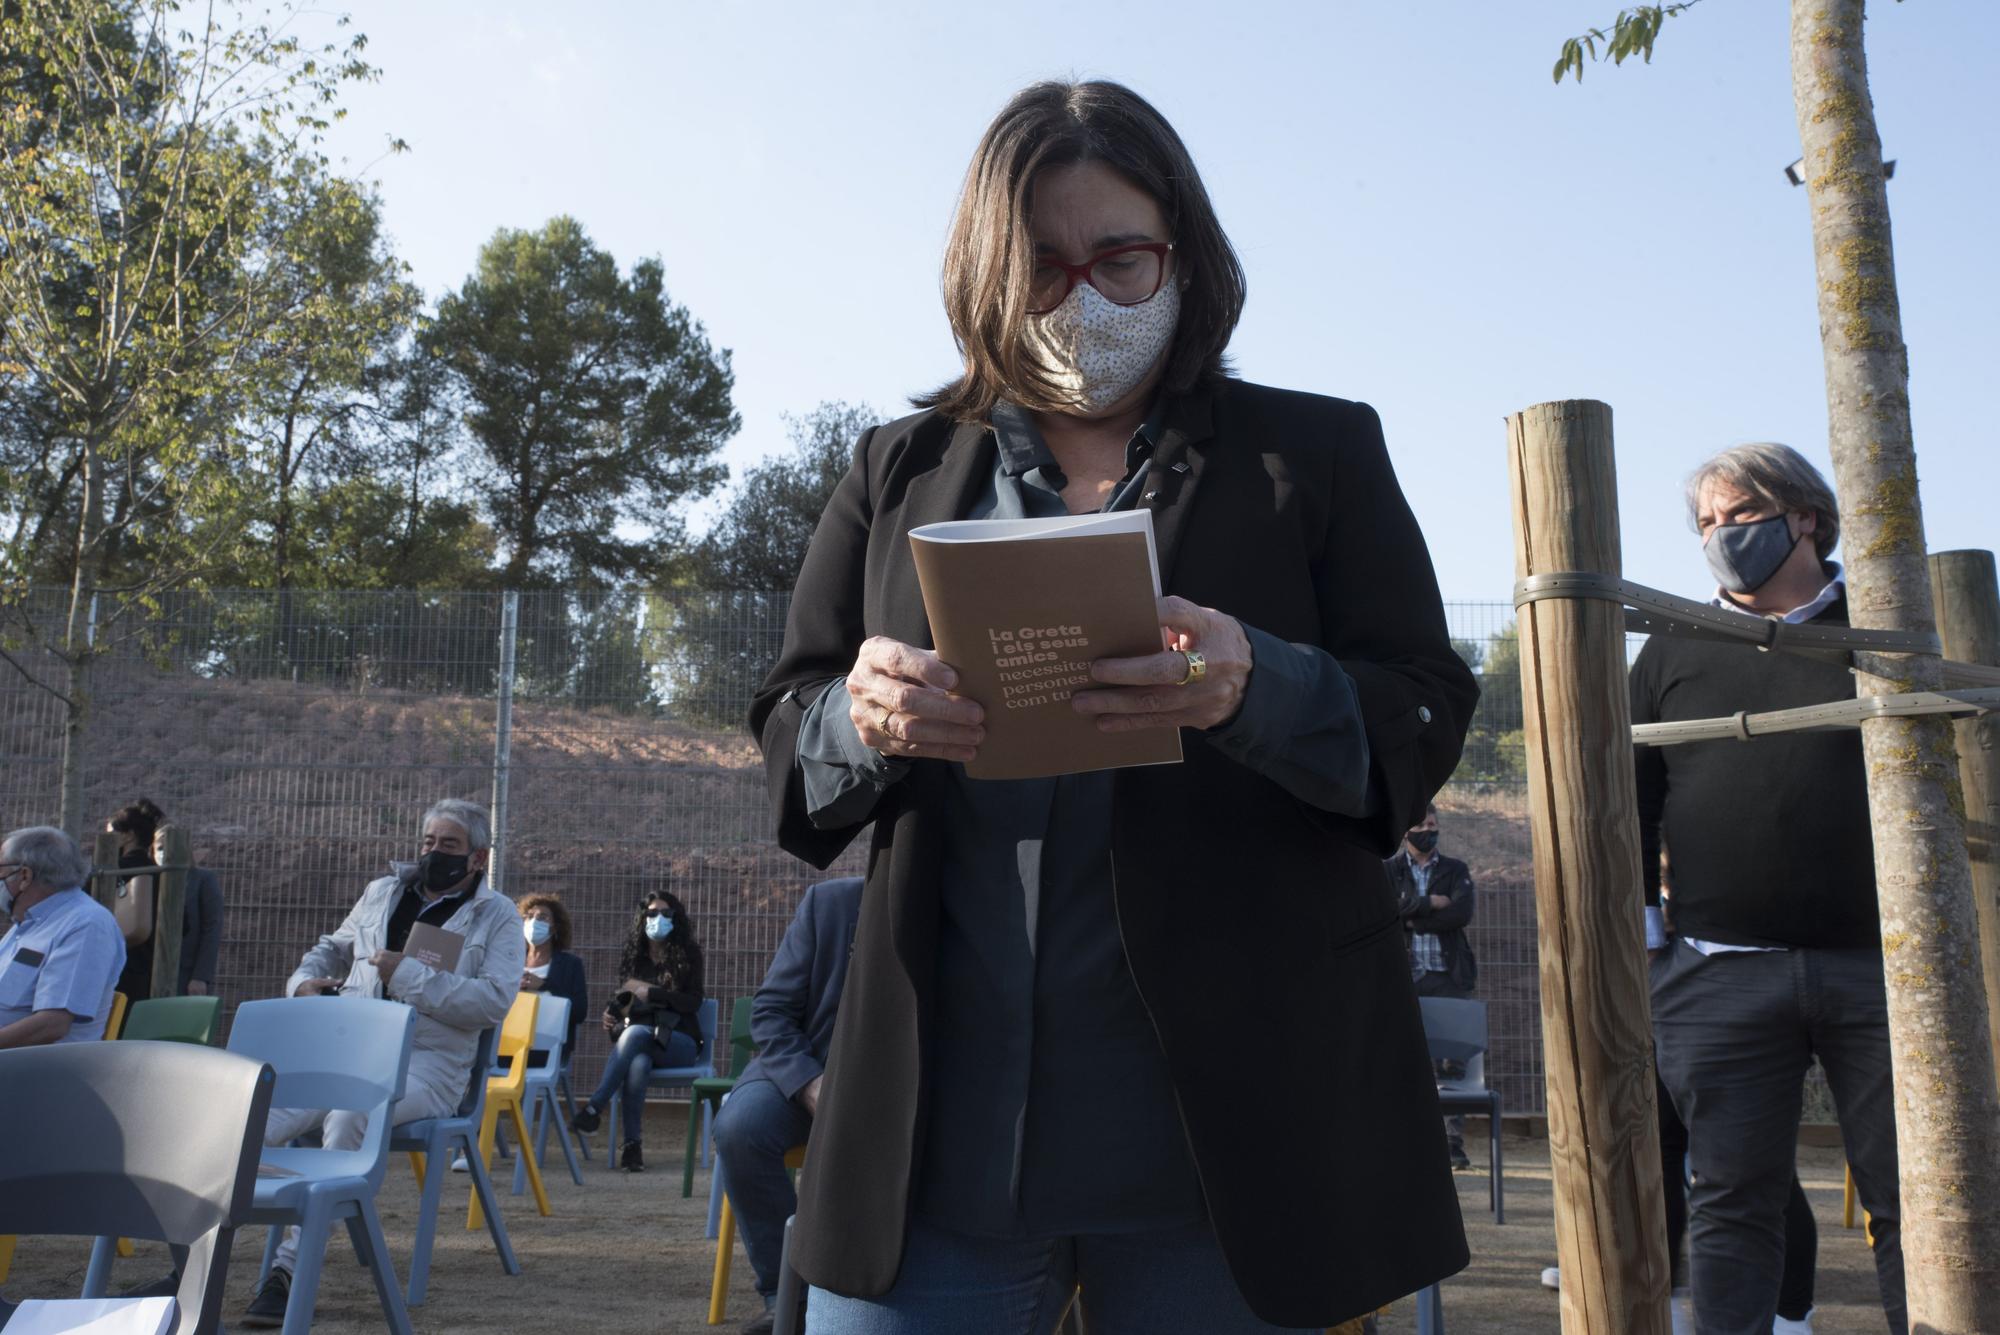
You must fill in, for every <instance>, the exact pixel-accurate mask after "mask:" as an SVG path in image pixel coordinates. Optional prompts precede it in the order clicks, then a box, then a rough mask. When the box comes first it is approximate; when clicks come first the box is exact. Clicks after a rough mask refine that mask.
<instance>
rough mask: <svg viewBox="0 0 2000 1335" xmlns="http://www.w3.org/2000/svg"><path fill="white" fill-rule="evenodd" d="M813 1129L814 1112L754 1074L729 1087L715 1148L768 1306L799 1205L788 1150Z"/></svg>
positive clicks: (717, 1129)
mask: <svg viewBox="0 0 2000 1335" xmlns="http://www.w3.org/2000/svg"><path fill="white" fill-rule="evenodd" d="M811 1131H812V1114H811V1113H809V1112H807V1111H806V1110H805V1109H804V1108H801V1107H800V1106H799V1105H798V1104H797V1103H795V1102H794V1101H792V1100H791V1099H788V1098H786V1097H785V1095H784V1093H783V1091H781V1090H780V1089H779V1088H778V1087H777V1086H776V1085H774V1084H772V1083H771V1082H770V1081H769V1080H759V1079H756V1078H754V1077H753V1078H752V1079H749V1080H746V1081H744V1082H742V1083H741V1084H739V1085H737V1086H736V1087H735V1088H734V1089H732V1090H730V1091H729V1097H728V1098H727V1099H725V1100H724V1101H723V1104H722V1112H721V1113H720V1114H719V1115H718V1116H717V1117H716V1119H715V1152H716V1153H717V1154H718V1155H720V1156H721V1157H722V1169H723V1175H724V1177H725V1178H726V1179H727V1187H728V1191H729V1203H730V1205H731V1207H732V1208H733V1209H734V1210H735V1211H736V1221H737V1224H738V1226H739V1227H740V1228H741V1229H742V1230H743V1250H744V1251H746V1252H748V1253H750V1268H751V1269H752V1270H754V1271H756V1272H757V1292H758V1293H760V1294H762V1295H763V1296H764V1301H765V1303H766V1305H769V1303H770V1300H771V1297H772V1295H774V1294H776V1293H777V1291H778V1261H779V1258H780V1256H781V1255H782V1254H783V1252H784V1249H785V1220H786V1219H787V1218H789V1217H790V1216H791V1215H792V1213H793V1212H794V1211H796V1210H797V1209H798V1208H799V1196H798V1192H796V1191H795V1190H793V1188H792V1176H791V1174H790V1173H788V1172H786V1171H785V1152H786V1151H787V1150H789V1149H791V1148H792V1147H793V1146H795V1145H803V1144H805V1143H806V1136H807V1135H809V1134H810V1133H811Z"/></svg>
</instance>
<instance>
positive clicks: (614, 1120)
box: [604, 997, 721, 1168]
mask: <svg viewBox="0 0 2000 1335" xmlns="http://www.w3.org/2000/svg"><path fill="white" fill-rule="evenodd" d="M720 1013H721V1007H720V1005H719V1004H718V1003H717V1001H716V999H715V998H714V997H705V998H703V1000H702V1003H701V1009H700V1010H699V1011H698V1012H696V1014H695V1020H696V1021H697V1023H699V1024H700V1025H701V1056H702V1059H701V1061H700V1062H698V1063H696V1064H695V1065H693V1066H655V1067H654V1068H653V1072H652V1074H651V1075H649V1076H647V1077H646V1088H647V1090H648V1091H651V1090H655V1089H673V1088H675V1087H677V1086H686V1085H690V1084H692V1083H693V1082H694V1081H696V1080H706V1079H707V1078H709V1077H710V1076H712V1075H714V1074H715V1021H716V1016H717V1015H719V1014H720ZM624 1102H625V1100H624V1099H623V1098H621V1097H619V1095H618V1094H617V1093H616V1092H614V1093H613V1094H612V1095H611V1099H610V1103H611V1106H610V1107H609V1108H607V1109H606V1110H605V1112H606V1114H607V1115H606V1118H605V1123H604V1128H605V1132H606V1136H607V1139H606V1140H605V1142H604V1143H605V1151H604V1160H605V1167H607V1168H616V1167H617V1166H618V1164H617V1157H618V1156H617V1154H616V1152H615V1151H616V1150H617V1148H618V1145H619V1143H620V1141H619V1137H618V1110H619V1108H620V1107H621V1106H623V1104H624ZM714 1120H715V1117H714V1114H713V1112H709V1113H707V1114H705V1115H704V1116H703V1117H702V1119H701V1145H702V1157H703V1158H704V1159H706V1158H707V1157H708V1154H709V1139H710V1134H709V1133H710V1130H711V1125H710V1124H711V1123H712V1122H714Z"/></svg>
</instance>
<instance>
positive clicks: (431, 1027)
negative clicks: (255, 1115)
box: [243, 798, 527, 1327]
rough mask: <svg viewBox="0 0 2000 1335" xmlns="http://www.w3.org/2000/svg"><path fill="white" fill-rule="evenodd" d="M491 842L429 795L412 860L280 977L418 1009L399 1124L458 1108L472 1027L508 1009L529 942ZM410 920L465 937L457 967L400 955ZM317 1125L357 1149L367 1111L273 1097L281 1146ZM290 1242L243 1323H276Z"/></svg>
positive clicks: (463, 815)
mask: <svg viewBox="0 0 2000 1335" xmlns="http://www.w3.org/2000/svg"><path fill="white" fill-rule="evenodd" d="M492 843H493V841H492V837H491V827H490V826H489V825H488V824H487V819H486V812H485V810H484V809H483V808H481V807H479V806H477V805H475V804H473V803H471V802H463V801H459V800H457V799H455V798H454V799H447V800H445V801H443V802H439V803H437V804H436V805H435V806H433V807H432V808H431V809H430V810H429V811H427V812H425V813H424V821H423V843H422V845H421V847H420V849H419V856H418V858H417V860H416V861H415V862H395V863H391V864H390V871H389V875H387V876H384V877H381V878H379V879H377V880H375V881H373V882H371V883H370V884H369V886H368V888H367V889H366V890H364V891H362V892H361V899H360V901H359V902H358V903H356V904H355V906H354V908H353V909H352V911H350V912H349V913H348V915H347V917H346V919H345V920H344V921H342V923H341V924H340V926H339V927H337V928H335V929H334V930H333V931H331V932H329V933H327V935H325V936H322V937H321V938H320V939H319V943H318V944H317V945H315V946H314V947H313V948H312V949H311V950H309V951H307V952H306V956H305V959H304V960H302V961H301V962H300V964H299V967H298V968H297V970H295V971H294V972H293V974H292V976H291V978H290V980H289V981H287V983H286V984H285V993H286V995H288V996H294V997H314V996H324V995H327V994H329V993H340V994H342V995H345V996H360V997H386V998H387V999H388V1000H390V1001H401V1002H407V1003H408V1004H409V1005H410V1006H411V1007H412V1008H413V1009H415V1011H416V1012H417V1027H416V1035H415V1039H414V1041H413V1043H412V1046H411V1053H410V1075H409V1081H408V1084H407V1085H406V1087H405V1090H404V1094H403V1098H402V1101H401V1102H400V1103H398V1104H397V1105H396V1106H395V1108H394V1109H393V1117H394V1120H395V1122H396V1124H397V1125H401V1124H402V1123H404V1122H414V1121H417V1120H419V1119H421V1118H425V1117H439V1116H443V1115H444V1114H446V1113H449V1112H451V1111H452V1110H453V1109H455V1108H457V1107H458V1101H459V1097H460V1095H462V1094H463V1093H464V1092H465V1082H466V1079H467V1078H468V1077H469V1076H470V1075H471V1073H472V1060H473V1055H474V1053H475V1050H476V1049H477V1047H478V1044H479V1033H480V1031H481V1030H483V1029H488V1028H491V1027H493V1026H496V1025H498V1024H499V1023H500V1022H501V1021H502V1020H504V1019H506V1018H507V1010H508V1008H509V1007H510V1006H512V1005H513V1004H514V995H515V993H516V992H518V991H519V990H520V987H521V967H522V964H523V962H524V957H525V955H526V952H527V945H526V943H525V941H524V940H523V938H522V936H521V918H520V915H519V914H518V913H517V912H516V911H515V909H514V904H513V901H511V900H509V899H507V898H505V897H504V896H502V895H500V894H499V893H498V892H496V891H495V890H493V889H492V887H490V886H488V885H486V884H484V880H485V874H486V864H487V860H488V858H489V857H490V855H491V848H492ZM418 923H429V924H431V925H433V926H436V927H440V928H442V929H444V930H445V931H447V932H454V933H457V934H458V935H460V936H463V937H464V938H465V942H464V945H463V947H462V948H461V950H460V953H459V957H458V964H457V966H456V968H455V969H453V970H452V971H450V972H446V971H445V970H443V969H437V968H432V967H430V966H429V965H426V964H423V963H420V962H419V961H417V960H415V959H411V958H409V957H407V956H405V955H404V953H403V947H404V945H405V944H406V943H407V942H408V940H409V936H410V931H411V929H412V928H413V927H415V926H416V925H417V924H418ZM314 1127H321V1128H322V1135H323V1143H324V1144H325V1145H326V1147H327V1148H328V1149H358V1148H359V1147H360V1145H361V1140H362V1137H363V1135H364V1133H365V1132H366V1130H367V1118H366V1117H365V1116H363V1115H362V1114H359V1113H353V1112H340V1111H335V1112H326V1111H324V1110H320V1109H312V1108H273V1109H272V1110H271V1121H270V1125H269V1130H268V1132H267V1133H266V1136H265V1141H266V1143H267V1144H272V1145H283V1144H285V1143H286V1142H288V1141H290V1140H292V1139H293V1138H294V1137H296V1136H300V1135H303V1134H305V1133H306V1132H307V1131H309V1130H311V1129H312V1128H314ZM297 1250H298V1230H297V1229H295V1228H294V1229H288V1230H286V1233H285V1239H284V1241H283V1243H281V1244H280V1246H279V1248H278V1255H277V1258H276V1260H275V1262H274V1264H273V1268H272V1270H271V1274H270V1276H269V1277H268V1278H267V1279H266V1280H265V1281H264V1283H263V1285H262V1286H261V1287H260V1288H259V1289H258V1290H257V1295H256V1297H254V1298H253V1299H251V1301H250V1306H249V1307H248V1308H247V1309H246V1310H245V1312H244V1314H243V1324H244V1325H245V1326H252V1327H269V1326H278V1325H282V1324H283V1323H284V1319H285V1305H286V1302H287V1300H288V1298H289V1296H290V1293H291V1278H292V1266H293V1261H294V1258H295V1257H296V1255H297Z"/></svg>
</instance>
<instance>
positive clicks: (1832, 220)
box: [1792, 0, 2000, 1335]
mask: <svg viewBox="0 0 2000 1335" xmlns="http://www.w3.org/2000/svg"><path fill="white" fill-rule="evenodd" d="M1863 9H1864V5H1863V0H1793V3H1792V90H1793V98H1794V102H1795V105H1796V109H1797V113H1798V122H1799V136H1800V139H1801V141H1802V146H1803V149H1804V156H1805V173H1806V186H1807V195H1808V202H1809V204H1810V207H1811V210H1812V240H1813V255H1814V260H1815V269H1816V272H1817V275H1818V282H1819V315H1820V336H1821V342H1822V344H1823V347H1824V350H1825V358H1826V393H1827V417H1828V430H1829V435H1830V443H1831V447H1832V455H1833V467H1834V477H1835V483H1836V489H1837V490H1838V492H1839V495H1840V498H1841V519H1842V530H1843V535H1844V540H1845V550H1846V558H1847V584H1848V606H1849V612H1850V615H1851V618H1852V620H1853V623H1854V624H1855V625H1856V626H1862V627H1871V628H1879V629H1897V630H1931V629H1934V625H1933V614H1932V607H1931V591H1930V575H1929V571H1928V569H1927V568H1926V564H1925V546H1924V529H1923V511H1922V506H1921V504H1920V502H1919V499H1918V495H1917V471H1916V453H1915V449H1914V446H1913V444H1912V441H1911V435H1910V402H1909V356H1908V352H1907V350H1906V348H1905V347H1904V344H1903V333H1902V316H1901V313H1900V311H1899V308H1898V305H1897V298H1896V276H1895V259H1894V252H1893V249H1892V247H1891V244H1890V234H1889V207H1888V197H1887V192H1886V190H1885V186H1884V180H1883V176H1882V169H1881V163H1882V145H1881V139H1880V136H1879V135H1878V134H1877V133H1876V129H1875V113H1874V108H1873V105H1872V102H1871V100H1870V97H1869V93H1868V70H1867V60H1866V57H1865V54H1864V51H1863V45H1862V19H1863ZM1859 668H1860V671H1859V674H1858V675H1859V680H1858V684H1857V690H1858V691H1859V693H1860V694H1862V695H1875V694H1882V693H1887V692H1893V691H1907V690H1927V689H1935V688H1936V687H1937V685H1938V681H1939V668H1938V660H1937V659H1936V658H1935V657H1931V656H1924V655H1867V656H1864V657H1863V659H1862V661H1861V662H1860V663H1859ZM1861 736H1862V748H1863V754H1864V757H1865V761H1866V764H1867V768H1868V803H1869V811H1870V817H1871V822H1872V825H1873V827H1874V836H1875V874H1876V895H1877V900H1878V902H1879V905H1880V911H1881V915H1882V949H1883V967H1884V973H1885V977H1886V980H1887V984H1888V995H1889V1043H1890V1051H1891V1054H1892V1058H1893V1061H1894V1066H1895V1078H1896V1119H1897V1125H1896V1143H1897V1148H1898V1151H1899V1154H1900V1157H1901V1174H1902V1215H1901V1228H1902V1244H1903V1256H1904V1264H1905V1267H1906V1274H1907V1287H1908V1296H1909V1312H1910V1329H1911V1330H1912V1331H1919V1332H1921V1331H1928V1332H1937V1333H1939V1335H1942V1333H1943V1332H1974V1331H2000V1100H1996V1098H1995V1094H1994V1083H1993V1058H1992V1052H1991V1049H1990V1048H1989V1046H1988V1042H1987V1016H1986V1005H1985V995H1984V989H1983V984H1982V980H1981V976H1980V970H1979V959H1978V953H1977V943H1978V931H1977V926H1976V923H1975V919H1974V910H1973V902H1972V884H1971V875H1970V871H1969V868H1968V864H1967V859H1966V848H1965V801H1964V795H1963V793H1962V791H1961V789H1960V786H1959V778H1958V769H1957V762H1956V758H1955V752H1954V748H1953V739H1952V732H1951V725H1950V724H1949V723H1948V722H1947V721H1946V720H1944V719H1943V718H1941V717H1932V718H1923V719H1878V720H1874V721H1871V722H1870V723H1868V724H1866V725H1865V726H1864V727H1863V728H1862V734H1861Z"/></svg>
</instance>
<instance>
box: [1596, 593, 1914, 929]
mask: <svg viewBox="0 0 2000 1335" xmlns="http://www.w3.org/2000/svg"><path fill="white" fill-rule="evenodd" d="M1813 623H1814V624H1816V625H1835V626H1843V625H1846V624H1847V603H1846V600H1845V598H1840V599H1836V600H1835V601H1834V602H1833V603H1832V604H1831V605H1829V606H1828V607H1827V608H1826V610H1825V611H1823V612H1821V613H1820V614H1819V615H1818V616H1816V617H1814V618H1813ZM1631 686H1632V721H1633V722H1634V723H1667V722H1680V721H1684V720H1688V719H1699V718H1716V717H1721V716H1726V715H1729V714H1734V713H1735V712H1736V711H1737V710H1739V709H1741V710H1748V711H1750V712H1751V713H1757V712H1760V711H1763V710H1771V709H1790V708H1793V707H1795V706H1799V705H1814V704H1823V703H1825V702H1827V701H1830V700H1849V699H1852V698H1853V697H1854V677H1853V675H1852V674H1851V673H1850V672H1848V670H1847V669H1845V668H1843V667H1840V666H1838V665H1836V664H1832V663H1827V662H1823V661H1821V660H1819V659H1816V658H1808V657H1805V656H1803V655H1800V654H1789V653H1766V652H1764V651H1762V650H1759V649H1757V648H1756V647H1754V646H1752V645H1747V644H1728V643H1722V642H1716V641H1703V640H1688V639H1670V638H1666V637H1663V636H1657V635H1656V636H1654V637H1653V638H1652V639H1650V640H1648V641H1647V642H1646V647H1645V648H1644V649H1642V650H1640V652H1639V660H1638V662H1636V663H1635V664H1633V666H1632V677H1631ZM1635 750H1636V752H1637V767H1638V789H1639V837H1640V849H1641V857H1640V864H1641V868H1642V870H1643V873H1644V878H1645V886H1646V902H1647V903H1648V904H1653V905H1657V904H1658V903H1659V902H1660V844H1661V840H1662V838H1664V839H1665V842H1666V845H1667V848H1668V849H1669V856H1670V857H1671V858H1672V859H1673V901H1674V902H1673V917H1674V930H1675V932H1676V933H1677V934H1679V935H1681V936H1689V937H1694V938H1696V939H1697V940H1704V941H1715V942H1721V943H1725V944H1729V945H1742V946H1823V947H1878V946H1879V945H1880V944H1881V925H1880V919H1879V917H1878V916H1877V913H1876V908H1875V862H1874V841H1873V839H1872V838H1871V836H1870V834H1869V828H1868V788H1867V775H1866V772H1865V770H1864V769H1863V766H1862V761H1861V734H1860V732H1859V731H1858V730H1856V729H1853V728H1841V729H1837V730H1833V731H1827V732H1792V733H1778V734H1774V735H1771V736H1764V737H1753V738H1751V739H1750V740H1749V741H1747V742H1744V741H1736V740H1733V739H1732V740H1729V741H1714V742H1683V743H1680V744H1678V745H1675V746H1659V747H1655V746H1641V747H1637V748H1635Z"/></svg>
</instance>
